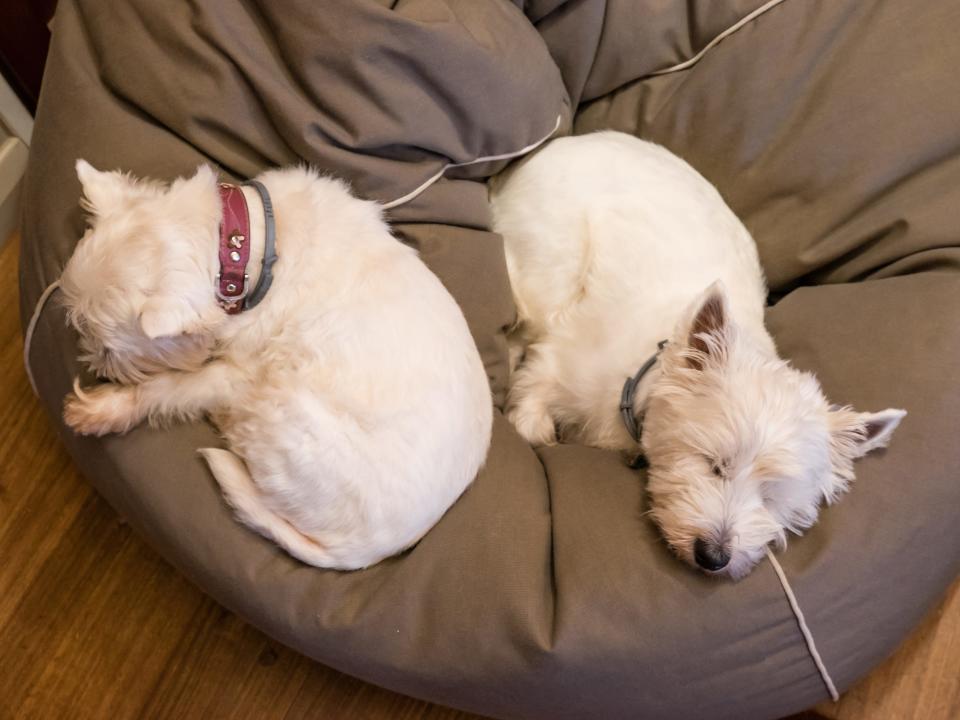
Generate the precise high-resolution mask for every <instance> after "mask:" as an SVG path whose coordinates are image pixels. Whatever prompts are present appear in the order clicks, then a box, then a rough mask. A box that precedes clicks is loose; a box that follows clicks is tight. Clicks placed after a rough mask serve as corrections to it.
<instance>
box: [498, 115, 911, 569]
mask: <svg viewBox="0 0 960 720" xmlns="http://www.w3.org/2000/svg"><path fill="white" fill-rule="evenodd" d="M491 201H492V205H493V211H494V227H495V229H496V230H497V231H498V232H500V233H501V234H502V235H503V237H504V242H505V245H506V255H507V266H508V270H509V273H510V281H511V285H512V286H513V292H514V298H515V301H516V305H517V311H518V323H517V326H516V328H515V329H514V331H513V333H512V335H511V338H510V340H511V351H512V357H513V359H514V360H515V361H516V362H519V366H518V367H516V369H515V371H514V372H513V374H512V377H511V388H510V393H509V398H508V417H509V419H510V420H511V421H512V422H513V424H514V425H515V426H516V428H517V430H518V431H519V433H520V434H521V435H522V436H523V437H524V438H526V439H527V440H528V441H529V442H531V443H533V444H551V443H554V442H556V441H557V440H558V438H559V439H562V440H568V441H573V442H582V443H585V444H588V445H593V446H595V447H600V448H608V449H616V450H621V451H624V452H625V453H627V454H629V456H630V457H631V458H635V457H638V456H641V455H642V456H645V458H646V461H647V463H648V465H649V471H648V476H647V477H648V491H649V494H650V500H651V514H652V516H653V518H654V520H655V521H656V522H657V524H658V525H659V526H660V528H661V531H662V532H663V535H664V537H665V538H666V540H667V542H668V543H669V545H670V546H671V547H672V548H673V550H674V551H675V552H676V553H677V554H678V555H679V556H680V557H681V558H682V559H683V560H685V561H687V562H688V563H690V564H691V565H694V566H698V567H699V568H701V569H703V570H704V571H706V572H709V573H715V574H725V575H729V576H730V577H733V578H740V577H742V576H743V575H745V574H747V573H748V572H749V571H750V569H751V568H752V567H753V566H754V565H755V563H756V562H757V561H758V560H759V559H760V558H761V557H762V556H763V554H764V551H765V548H766V547H767V546H768V545H769V544H771V543H774V544H776V545H779V546H782V545H783V544H785V542H786V533H787V531H792V532H794V533H800V532H802V531H803V530H804V529H806V528H808V527H810V526H811V525H812V524H813V523H814V522H815V521H816V519H817V516H818V512H819V506H820V503H821V502H822V501H824V500H825V501H827V502H832V501H833V500H835V499H836V498H837V497H838V496H839V495H840V494H841V493H843V492H844V491H845V490H846V489H847V487H848V484H849V483H850V481H851V480H852V479H853V477H854V471H853V461H854V460H855V459H856V458H858V457H860V456H862V455H864V454H865V453H867V452H869V451H870V450H872V449H874V448H878V447H882V446H884V445H886V444H887V442H888V441H889V439H890V436H891V434H892V433H893V431H894V429H895V428H896V427H897V425H898V424H899V422H900V420H901V419H902V418H903V416H904V415H905V414H906V413H905V411H903V410H896V409H888V410H883V411H881V412H876V413H858V412H855V411H853V410H851V409H850V408H834V407H831V405H830V403H829V402H828V401H827V400H826V398H825V397H824V395H823V392H822V391H821V389H820V385H819V383H818V382H817V380H816V378H815V377H814V376H813V375H811V374H810V373H805V372H800V371H798V370H796V369H794V368H792V367H791V366H790V365H789V364H788V363H787V362H786V361H784V360H782V359H781V358H780V357H778V355H777V352H776V348H775V347H774V342H773V339H772V338H771V337H770V335H769V334H768V332H767V330H766V328H765V327H764V324H763V316H764V305H765V302H766V295H767V291H766V287H765V282H764V278H763V273H762V271H761V268H760V263H759V260H758V257H757V250H756V246H755V244H754V242H753V239H752V238H751V236H750V234H749V232H748V231H747V229H746V228H745V227H744V226H743V224H742V223H741V222H740V221H739V220H738V219H737V217H736V216H735V215H734V214H733V212H732V211H731V210H730V209H729V208H728V207H727V206H726V204H725V203H724V202H723V200H722V198H721V197H720V195H719V193H718V192H717V191H716V190H715V189H714V187H713V186H712V185H710V183H709V182H707V180H705V179H704V178H703V177H702V176H700V175H699V174H698V173H697V172H696V171H695V170H694V169H693V168H691V167H690V166H689V165H687V164H686V163H685V162H684V161H682V160H681V159H680V158H678V157H676V156H674V155H672V154H671V153H670V152H668V151H667V150H665V149H664V148H662V147H659V146H657V145H654V144H652V143H648V142H644V141H642V140H639V139H637V138H634V137H632V136H628V135H624V134H622V133H615V132H602V133H596V134H592V135H585V136H580V137H572V138H563V139H559V140H555V141H554V142H552V143H550V144H549V145H548V146H547V147H546V148H544V149H543V150H541V151H540V152H538V153H537V154H535V155H534V156H532V157H531V158H529V159H527V160H525V161H524V162H522V163H520V164H519V165H518V166H517V167H516V168H512V169H510V170H509V171H508V172H507V173H505V175H504V176H502V177H500V178H497V179H495V180H494V182H493V183H492V186H491ZM664 341H666V342H664ZM658 348H660V349H658ZM521 357H522V360H521ZM626 379H629V380H626ZM625 380H626V382H625Z"/></svg>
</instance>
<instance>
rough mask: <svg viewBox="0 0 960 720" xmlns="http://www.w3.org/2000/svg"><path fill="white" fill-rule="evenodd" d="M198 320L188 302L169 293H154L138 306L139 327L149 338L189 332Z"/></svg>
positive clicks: (154, 338)
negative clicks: (165, 294) (141, 305)
mask: <svg viewBox="0 0 960 720" xmlns="http://www.w3.org/2000/svg"><path fill="white" fill-rule="evenodd" d="M199 321H200V316H199V315H198V314H197V311H196V310H194V309H193V307H192V306H191V305H190V303H188V302H187V301H186V300H184V299H182V298H177V297H174V296H171V295H167V296H164V295H154V296H153V297H151V298H150V299H148V300H147V301H146V302H145V303H144V304H143V307H142V308H140V329H141V330H143V334H144V335H146V336H147V337H148V338H150V339H151V340H156V339H157V338H161V337H175V336H177V335H183V334H184V333H188V332H191V331H192V330H193V329H194V328H195V327H196V326H197V325H198V323H199Z"/></svg>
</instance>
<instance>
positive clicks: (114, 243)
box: [61, 161, 492, 569]
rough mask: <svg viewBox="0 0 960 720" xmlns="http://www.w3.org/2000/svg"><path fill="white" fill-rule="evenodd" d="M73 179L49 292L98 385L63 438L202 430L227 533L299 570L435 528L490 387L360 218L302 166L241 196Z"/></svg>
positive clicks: (181, 184)
mask: <svg viewBox="0 0 960 720" xmlns="http://www.w3.org/2000/svg"><path fill="white" fill-rule="evenodd" d="M77 173H78V175H79V177H80V181H81V184H82V185H83V192H84V195H85V203H86V205H87V207H88V209H89V210H90V211H91V213H92V218H91V227H90V228H89V229H88V230H87V232H86V234H85V235H84V236H83V238H82V239H81V240H80V243H79V245H78V246H77V249H76V252H75V253H74V255H73V257H72V258H71V259H70V261H69V263H68V264H67V267H66V269H65V271H64V273H63V277H62V281H61V282H62V290H63V293H64V298H65V304H66V309H67V313H68V317H69V320H70V322H71V323H72V324H73V325H74V326H75V327H76V329H77V330H78V331H79V334H80V343H81V349H82V351H83V358H82V359H83V360H84V361H86V362H87V363H89V365H90V367H91V369H92V370H93V371H94V372H96V373H98V374H99V375H100V376H101V377H104V378H106V379H108V380H111V381H113V382H111V383H107V384H101V385H98V386H96V387H94V388H88V389H85V390H81V389H80V387H79V386H76V387H75V393H73V394H71V395H69V396H68V397H67V399H66V404H65V410H64V418H65V420H66V422H67V424H68V425H69V426H70V427H72V428H74V429H75V430H76V431H77V432H80V433H87V434H95V435H102V434H105V433H111V432H125V431H127V430H129V429H130V428H132V427H133V426H134V425H136V424H138V423H140V422H141V421H143V420H145V419H146V420H148V421H150V422H152V423H163V422H166V421H170V420H185V419H193V418H198V417H200V416H202V415H204V414H209V415H210V417H211V419H212V420H213V421H214V423H215V424H216V426H217V427H218V428H219V430H220V431H221V432H222V433H223V436H224V437H225V438H226V440H227V442H228V443H229V446H230V448H231V450H232V451H233V452H229V451H226V450H219V449H212V448H211V449H206V450H202V451H201V452H202V454H203V456H204V457H205V459H206V461H207V463H208V464H209V466H210V469H211V470H212V472H213V474H214V476H215V477H216V479H217V481H218V482H219V484H220V487H221V489H222V490H223V493H224V495H225V496H226V499H227V501H228V502H229V503H230V505H232V506H233V507H234V509H235V510H236V513H237V516H238V517H239V519H240V520H241V521H242V522H244V523H246V524H247V525H249V526H250V527H251V528H253V529H255V530H256V531H258V532H259V533H261V534H263V535H265V536H266V537H268V538H271V539H273V540H274V541H275V542H277V543H278V544H279V545H281V546H282V547H283V548H285V549H286V550H287V551H288V552H289V553H290V554H291V555H294V556H295V557H297V558H299V559H301V560H303V561H304V562H306V563H309V564H311V565H317V566H321V567H330V568H338V569H353V568H361V567H365V566H368V565H371V564H373V563H376V562H378V561H379V560H381V559H383V558H385V557H387V556H389V555H392V554H394V553H397V552H399V551H401V550H403V549H404V548H407V547H409V546H410V545H412V544H413V543H415V542H416V541H417V540H418V539H419V538H420V537H421V536H422V535H423V534H424V533H426V532H427V530H429V529H430V528H431V527H432V526H433V524H434V523H436V522H437V520H439V519H440V517H441V516H442V515H443V514H444V512H446V510H447V509H448V508H449V507H450V505H451V504H452V503H453V502H454V501H455V500H456V499H457V498H458V497H459V496H460V494H461V493H462V492H463V491H464V489H465V488H466V487H467V486H468V485H469V483H470V482H471V481H472V480H473V478H474V476H475V475H476V473H477V471H478V469H479V468H480V466H481V465H482V463H483V461H484V458H485V456H486V452H487V448H488V445H489V442H490V428H491V421H492V403H491V398H490V390H489V385H488V383H487V377H486V374H485V372H484V368H483V365H482V363H481V361H480V356H479V353H478V352H477V349H476V346H475V344H474V342H473V339H472V338H471V336H470V333H469V331H468V329H467V324H466V321H465V320H464V317H463V315H462V313H461V312H460V309H459V308H458V306H457V304H456V303H455V302H454V300H453V298H452V297H451V296H450V294H449V293H448V292H447V291H446V290H445V289H444V287H443V286H442V285H441V284H440V282H439V280H438V279H437V278H436V276H434V275H433V274H432V273H431V272H430V271H429V270H428V269H427V267H426V266H425V265H424V264H423V263H422V262H421V261H420V259H419V258H418V257H417V255H416V253H415V252H414V251H413V250H412V249H410V248H409V247H406V246H404V245H403V244H401V243H400V242H398V241H397V240H396V239H394V238H393V237H392V236H391V234H390V231H389V229H388V227H387V225H386V224H385V222H384V220H383V219H382V217H381V211H380V208H379V206H378V205H376V204H375V203H372V202H366V201H363V200H359V199H357V198H355V197H353V196H352V195H351V194H350V193H349V191H348V189H347V187H346V186H345V185H344V184H343V183H341V182H339V181H337V180H333V179H330V178H325V177H320V176H318V175H317V174H316V173H314V172H312V171H309V170H306V169H287V170H274V171H270V172H267V173H264V174H263V175H261V176H260V177H259V178H258V181H259V183H260V186H259V188H258V187H257V186H256V185H253V186H244V187H239V186H229V185H224V186H218V184H217V179H216V177H215V175H214V173H213V171H212V170H211V169H210V168H208V167H206V166H202V167H200V168H199V170H198V171H197V173H196V175H194V176H193V177H192V178H189V179H180V180H177V181H175V182H173V183H172V184H171V185H169V186H167V185H163V184H159V183H153V182H144V181H135V180H133V179H131V178H130V177H128V176H126V175H123V174H120V173H117V172H99V171H97V170H95V169H94V168H93V167H91V166H90V165H89V164H87V163H85V162H83V161H79V162H78V163H77ZM261 188H262V189H263V194H261ZM271 201H272V207H271ZM244 213H246V214H245V215H244ZM274 217H275V221H274ZM274 228H275V243H276V254H278V255H279V261H278V262H277V263H276V266H275V268H273V267H271V266H272V262H273V259H275V258H274V257H273V256H274V253H273V251H272V247H271V246H272V245H273V238H272V236H273V230H274ZM274 276H275V277H274ZM271 278H272V285H271V284H270V281H271ZM267 290H268V292H266V294H264V292H265V291H267ZM254 296H256V300H257V304H255V306H254V303H252V302H250V300H251V298H253V297H254ZM244 308H246V309H244ZM240 310H244V311H243V312H239V311H240ZM234 453H236V454H234Z"/></svg>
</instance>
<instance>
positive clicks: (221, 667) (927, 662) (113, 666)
mask: <svg viewBox="0 0 960 720" xmlns="http://www.w3.org/2000/svg"><path fill="white" fill-rule="evenodd" d="M16 263H17V247H16V240H14V241H12V242H10V243H7V244H6V245H5V246H4V247H2V248H0V378H2V379H0V720H7V719H8V718H9V719H17V720H19V719H20V718H42V719H44V720H46V719H47V718H71V720H73V719H77V720H86V719H88V718H89V719H90V720H99V718H109V719H110V720H128V719H129V720H135V719H138V718H158V719H164V718H171V719H179V718H201V719H211V720H212V719H216V718H229V719H230V720H301V719H303V720H306V719H308V718H310V719H313V718H323V719H324V720H340V719H341V718H343V719H349V720H354V719H358V720H479V716H476V715H470V714H468V713H461V712H458V711H455V710H450V709H447V708H443V707H440V706H438V705H431V704H429V703H425V702H421V701H419V700H414V699H412V698H408V697H404V696H402V695H398V694H396V693H392V692H389V691H387V690H383V689H380V688H377V687H374V686H372V685H369V684H366V683H363V682H361V681H359V680H356V679H354V678H350V677H347V676H346V675H342V674H340V673H338V672H336V671H334V670H331V669H329V668H326V667H323V666H322V665H319V664H317V663H314V662H312V661H310V660H308V659H307V658H304V657H303V656H301V655H299V654H297V653H295V652H293V651H292V650H289V649H287V648H285V647H283V646H282V645H280V644H278V643H276V642H275V641H273V640H271V639H270V638H267V637H266V636H265V635H263V634H262V633H260V632H259V631H258V630H256V629H255V628H253V627H251V626H249V625H247V624H246V623H244V622H243V621H242V620H240V619H239V618H238V617H236V616H235V615H233V614H231V613H230V612H228V611H226V610H224V609H223V608H221V607H220V606H218V605H217V604H216V603H215V602H213V601H212V600H211V599H210V598H208V597H206V596H205V595H203V594H202V593H201V592H200V591H199V590H197V589H196V588H195V587H193V586H192V585H190V584H189V583H188V582H187V581H186V580H185V579H183V578H182V577H181V576H180V575H179V574H178V573H177V572H176V571H175V570H174V569H173V568H171V567H170V566H169V565H168V564H167V563H166V562H165V561H164V560H162V559H161V558H160V557H159V556H158V555H156V553H154V552H153V551H152V550H151V549H150V548H149V547H148V546H147V545H146V544H145V543H144V542H143V541H142V540H140V539H139V538H138V537H137V536H136V535H135V534H134V533H133V532H132V531H131V529H130V528H129V527H127V526H126V525H125V524H124V523H123V522H121V521H120V520H119V519H118V518H117V516H116V514H115V513H114V512H113V511H112V510H111V509H110V508H109V506H108V505H107V504H106V503H105V502H104V501H103V500H102V499H100V498H99V497H98V496H97V495H96V494H95V493H94V492H93V490H92V489H91V488H90V486H89V485H87V483H86V482H84V481H83V479H82V478H81V477H80V476H79V474H78V472H77V471H76V469H75V467H74V465H73V463H72V462H71V460H70V459H69V457H68V456H67V454H66V453H65V452H64V450H63V448H62V446H61V444H60V442H59V440H58V438H57V436H56V433H55V432H54V431H53V429H52V428H51V427H50V425H49V423H48V422H47V420H46V417H45V416H44V414H43V412H42V411H41V408H40V406H39V403H38V402H37V401H36V399H35V398H34V397H33V395H32V392H31V390H30V388H29V385H28V384H27V380H26V376H25V374H24V372H23V370H22V366H21V353H22V344H21V341H20V328H19V320H18V317H17V301H16V300H17V299H16V288H17V282H16ZM958 668H960V583H958V584H955V585H954V587H953V589H952V591H951V594H950V595H949V596H948V598H947V599H946V600H945V601H944V603H943V605H942V606H941V607H940V608H939V610H938V611H937V612H935V613H933V614H931V615H930V616H929V617H928V618H927V619H926V621H925V622H924V623H923V624H922V625H921V626H920V627H919V628H918V629H917V631H916V632H915V633H914V634H913V635H912V636H911V637H910V638H909V639H908V640H907V641H906V642H905V643H904V645H903V647H901V649H900V650H899V651H898V652H897V653H896V654H895V655H894V656H893V657H891V658H890V659H889V660H888V661H887V662H886V663H884V664H883V665H882V666H881V667H879V668H878V669H877V670H876V671H875V672H874V673H872V674H871V675H870V676H869V677H867V678H865V679H864V680H863V681H862V682H861V683H859V684H858V685H857V686H856V687H854V688H853V689H852V690H850V692H848V693H847V694H846V695H844V697H843V698H841V701H840V702H839V703H836V704H833V703H824V704H822V705H820V706H818V707H817V708H816V709H815V711H810V712H808V713H804V714H803V715H802V716H797V718H796V720H801V719H802V720H808V719H812V718H817V717H823V718H828V719H829V720H957V718H960V670H958Z"/></svg>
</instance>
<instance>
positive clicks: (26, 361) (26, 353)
mask: <svg viewBox="0 0 960 720" xmlns="http://www.w3.org/2000/svg"><path fill="white" fill-rule="evenodd" d="M561 120H562V115H557V121H556V122H555V123H554V124H553V129H552V130H551V131H550V132H549V133H547V134H546V135H544V136H543V137H542V138H540V139H539V140H537V141H536V142H535V143H532V144H531V145H527V146H526V147H524V148H520V149H519V150H515V151H514V152H509V153H503V154H501V155H486V156H484V157H478V158H476V159H475V160H468V161H467V162H462V163H447V164H446V165H444V166H443V167H442V168H441V169H440V171H439V172H437V173H436V174H435V175H433V176H432V177H430V178H429V179H428V180H427V181H426V182H424V183H423V184H422V185H420V186H419V187H417V188H415V189H414V190H411V191H410V192H408V193H407V194H406V195H404V196H403V197H399V198H397V199H396V200H391V201H390V202H388V203H386V204H385V205H383V209H384V210H389V209H390V208H394V207H397V206H398V205H403V204H404V203H407V202H410V201H411V200H413V199H414V198H415V197H417V196H418V195H419V194H420V193H422V192H423V191H424V190H426V189H427V188H428V187H430V186H431V185H433V184H434V183H435V182H437V180H439V179H440V178H441V177H443V174H444V173H445V172H446V171H447V170H449V169H450V168H455V167H466V166H467V165H477V164H479V163H485V162H494V161H496V160H509V159H510V158H515V157H519V156H521V155H526V154H527V153H528V152H530V151H532V150H536V149H537V148H538V147H540V146H541V145H543V143H545V142H546V141H547V140H549V139H550V138H551V137H552V136H553V134H554V133H555V132H556V131H557V130H558V129H559V128H560V122H561ZM58 287H60V279H59V278H57V279H56V280H54V281H53V282H52V283H50V284H49V285H48V286H47V289H46V290H44V291H43V294H42V295H40V297H39V298H38V299H37V304H36V306H35V307H34V309H33V315H32V316H31V317H30V323H29V324H28V325H27V331H26V332H25V333H24V336H23V366H24V369H25V370H26V371H27V378H28V379H29V380H30V386H31V387H32V388H33V392H34V394H35V395H37V396H38V397H39V395H40V393H38V392H37V383H36V380H34V377H33V371H32V370H31V369H30V345H31V343H32V341H33V332H34V330H35V329H36V327H37V323H38V322H39V320H40V314H41V313H42V312H43V308H44V307H45V306H46V304H47V300H49V299H50V296H51V295H52V294H53V292H54V290H56V289H57V288H58Z"/></svg>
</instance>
